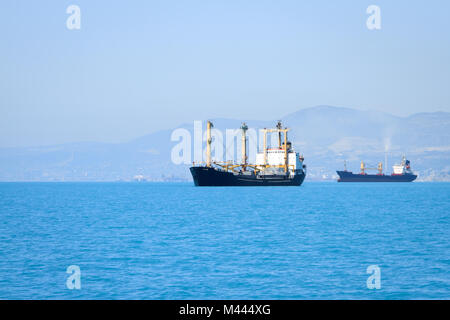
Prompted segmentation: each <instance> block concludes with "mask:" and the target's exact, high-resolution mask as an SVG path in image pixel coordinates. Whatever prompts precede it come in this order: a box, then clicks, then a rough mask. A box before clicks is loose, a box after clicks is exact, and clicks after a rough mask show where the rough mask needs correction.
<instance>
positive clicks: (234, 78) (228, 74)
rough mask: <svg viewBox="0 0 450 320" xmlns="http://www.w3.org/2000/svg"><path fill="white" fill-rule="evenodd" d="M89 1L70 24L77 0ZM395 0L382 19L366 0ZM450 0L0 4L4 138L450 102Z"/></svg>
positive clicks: (106, 133)
mask: <svg viewBox="0 0 450 320" xmlns="http://www.w3.org/2000/svg"><path fill="white" fill-rule="evenodd" d="M71 4H76V5H78V6H79V7H80V8H81V29H80V30H69V29H67V27H66V20H67V18H68V17H69V14H67V13H66V9H67V7H68V6H69V5H71ZM371 4H375V5H378V6H379V7H380V8H381V19H382V21H381V30H375V31H370V30H368V29H367V27H366V20H367V18H368V16H369V15H368V14H367V13H366V9H367V7H368V6H369V5H371ZM449 12H450V1H448V0H442V1H399V0H396V1H392V0H391V1H379V0H371V1H355V0H348V1H336V0H328V1H317V0H314V1H312V0H310V1H300V0H293V1H283V0H279V1H264V0H254V1H249V0H238V1H233V0H224V1H217V0H203V1H196V0H179V1H168V0H162V1H101V0H95V1H93V0H71V1H61V0H54V1H43V0H39V1H20V0H3V1H1V3H0V34H1V42H0V61H1V62H0V75H1V77H0V108H1V109H0V137H1V138H0V146H28V145H29V146H32V145H46V144H53V143H65V142H74V141H87V140H88V141H104V142H116V141H117V142H118V141H126V140H127V139H131V138H134V137H138V136H140V135H144V134H147V133H150V132H152V131H155V130H158V129H163V128H171V127H174V126H176V125H178V124H179V123H182V122H186V121H191V120H194V119H206V118H215V117H227V118H238V119H240V118H242V119H245V118H250V119H267V120H269V119H278V118H280V116H282V115H285V114H287V113H290V112H293V111H296V110H298V109H301V108H305V107H311V106H315V105H323V104H327V105H336V106H345V107H351V108H358V109H372V110H379V111H385V112H390V113H393V114H396V115H409V114H411V113H415V112H426V111H437V110H442V111H450V19H449Z"/></svg>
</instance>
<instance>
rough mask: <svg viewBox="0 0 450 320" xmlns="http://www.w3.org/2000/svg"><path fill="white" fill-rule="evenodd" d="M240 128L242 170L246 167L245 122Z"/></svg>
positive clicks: (246, 127) (246, 128)
mask: <svg viewBox="0 0 450 320" xmlns="http://www.w3.org/2000/svg"><path fill="white" fill-rule="evenodd" d="M241 129H242V171H245V170H246V167H247V137H246V132H247V130H248V126H247V125H246V124H245V122H244V123H243V124H242V126H241Z"/></svg>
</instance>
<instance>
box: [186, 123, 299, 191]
mask: <svg viewBox="0 0 450 320" xmlns="http://www.w3.org/2000/svg"><path fill="white" fill-rule="evenodd" d="M212 127H213V124H212V122H211V121H208V122H207V123H206V163H205V164H204V163H197V164H196V163H193V166H192V167H191V168H190V171H191V174H192V178H193V180H194V184H195V185H196V186H249V187H252V186H300V185H301V184H302V183H303V180H304V179H305V176H306V165H304V164H303V161H304V158H303V156H301V155H300V154H299V153H297V152H295V151H294V149H293V148H292V144H291V142H290V141H288V138H287V133H288V131H289V129H288V128H283V127H282V125H281V122H280V121H278V123H277V126H276V128H273V129H266V128H264V129H263V130H262V132H263V134H264V146H263V151H262V152H258V153H257V154H256V163H255V164H249V163H247V159H248V157H247V137H246V131H247V130H248V127H247V125H246V124H245V123H243V124H242V126H241V127H240V130H241V133H242V135H241V139H242V140H241V141H242V143H241V146H242V150H241V162H240V163H233V162H231V161H227V162H217V161H212V160H211V128H212ZM268 133H278V146H277V147H275V148H271V147H270V148H269V147H268V145H267V134H268Z"/></svg>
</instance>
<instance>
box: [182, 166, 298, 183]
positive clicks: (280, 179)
mask: <svg viewBox="0 0 450 320" xmlns="http://www.w3.org/2000/svg"><path fill="white" fill-rule="evenodd" d="M190 170H191V174H192V179H193V180H194V184H195V185H196V186H239V187H256V186H300V185H301V184H302V183H303V180H305V173H304V172H303V171H302V170H301V171H299V172H298V173H297V174H295V175H294V177H293V178H290V177H289V176H285V175H271V176H269V175H266V176H264V177H261V176H257V175H254V174H252V175H250V174H249V175H247V174H236V173H232V172H226V171H221V170H218V169H215V168H208V167H191V168H190Z"/></svg>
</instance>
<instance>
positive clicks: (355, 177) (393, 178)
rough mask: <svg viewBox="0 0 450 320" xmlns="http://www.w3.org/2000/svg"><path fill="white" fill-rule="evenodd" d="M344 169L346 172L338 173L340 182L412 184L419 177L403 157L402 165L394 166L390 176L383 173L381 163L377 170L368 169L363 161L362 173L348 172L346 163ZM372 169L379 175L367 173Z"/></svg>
mask: <svg viewBox="0 0 450 320" xmlns="http://www.w3.org/2000/svg"><path fill="white" fill-rule="evenodd" d="M344 167H345V169H344V171H336V172H337V174H338V175H339V179H338V182H412V181H414V180H416V178H417V175H415V174H414V173H413V172H412V171H411V164H410V161H409V160H407V159H406V158H405V157H403V159H402V163H401V164H399V165H394V166H392V168H393V172H392V174H390V175H386V174H384V173H383V164H382V163H381V162H380V163H379V164H378V167H377V168H367V167H366V165H365V163H364V162H363V161H361V172H360V173H353V172H351V171H347V166H346V164H345V163H344ZM370 169H376V170H378V173H377V174H367V173H366V171H367V170H370Z"/></svg>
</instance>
